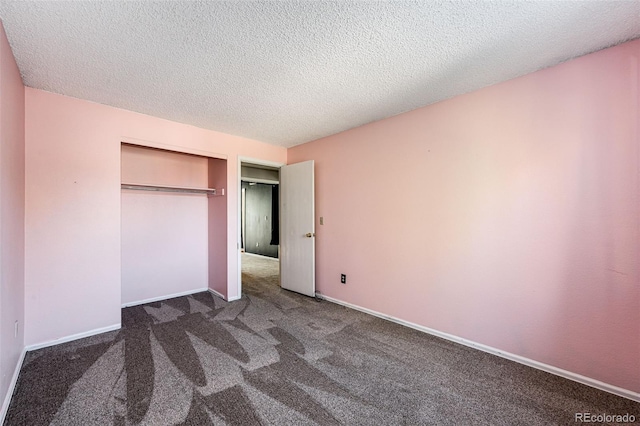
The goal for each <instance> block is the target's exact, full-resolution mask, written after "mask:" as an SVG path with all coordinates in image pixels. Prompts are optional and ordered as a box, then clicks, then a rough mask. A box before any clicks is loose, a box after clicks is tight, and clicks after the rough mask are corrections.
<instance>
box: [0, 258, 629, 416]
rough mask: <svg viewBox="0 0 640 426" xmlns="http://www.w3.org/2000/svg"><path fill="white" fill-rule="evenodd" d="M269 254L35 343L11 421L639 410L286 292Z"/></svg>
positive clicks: (564, 413)
mask: <svg viewBox="0 0 640 426" xmlns="http://www.w3.org/2000/svg"><path fill="white" fill-rule="evenodd" d="M254 261H255V262H254ZM251 263H254V265H253V266H251V265H250V264H251ZM272 266H273V265H271V266H269V265H268V264H264V263H261V261H260V259H259V258H258V259H257V260H256V259H250V260H249V261H247V263H245V268H243V290H244V293H245V294H244V295H243V298H242V299H241V300H239V301H236V302H232V303H227V302H225V301H223V300H221V299H219V298H216V297H214V296H212V295H211V294H210V293H207V292H205V293H198V294H194V295H191V296H187V297H179V298H175V299H169V300H165V301H163V302H157V303H150V304H147V305H142V306H136V307H131V308H126V309H123V311H122V325H123V327H122V329H121V330H119V331H115V332H110V333H105V334H101V335H98V336H93V337H90V338H86V339H82V340H78V341H74V342H70V343H66V344H62V345H58V346H55V347H50V348H46V349H41V350H38V351H33V352H29V353H28V354H27V357H26V359H25V363H24V366H23V368H22V371H21V373H20V377H19V380H18V385H17V388H16V391H15V394H14V396H13V400H12V402H11V406H10V408H9V412H8V415H7V419H6V422H5V424H6V425H30V426H31V425H48V424H54V425H82V426H86V425H111V424H113V425H129V424H142V425H176V424H180V425H223V424H231V425H253V424H264V425H306V424H321V425H336V424H346V425H430V424H432V425H448V424H450V425H471V424H473V425H484V424H497V425H517V424H522V425H549V424H573V423H574V413H576V412H590V413H593V414H601V413H607V414H624V413H631V414H634V415H635V416H636V419H640V404H638V403H634V402H632V401H629V400H626V399H623V398H619V397H615V396H613V395H610V394H607V393H605V392H601V391H598V390H595V389H592V388H590V387H587V386H583V385H580V384H577V383H574V382H571V381H568V380H565V379H561V378H559V377H556V376H553V375H550V374H547V373H544V372H541V371H537V370H534V369H531V368H528V367H525V366H522V365H519V364H516V363H513V362H510V361H507V360H504V359H501V358H498V357H495V356H492V355H488V354H485V353H483V352H479V351H476V350H473V349H470V348H467V347H464V346H461V345H457V344H454V343H451V342H448V341H445V340H441V339H438V338H435V337H432V336H429V335H427V334H423V333H420V332H418V331H415V330H412V329H408V328H405V327H402V326H399V325H397V324H394V323H391V322H388V321H384V320H381V319H378V318H374V317H371V316H368V315H366V314H363V313H360V312H356V311H352V310H349V309H346V308H343V307H341V306H338V305H335V304H331V303H329V302H318V301H316V300H314V299H312V298H307V297H303V296H299V295H297V294H294V293H290V292H287V291H284V290H281V289H280V288H279V287H278V276H277V269H275V273H274V272H273V271H274V269H273V267H272ZM269 271H271V272H269ZM261 273H262V274H266V276H265V277H263V276H262V275H260V274H261Z"/></svg>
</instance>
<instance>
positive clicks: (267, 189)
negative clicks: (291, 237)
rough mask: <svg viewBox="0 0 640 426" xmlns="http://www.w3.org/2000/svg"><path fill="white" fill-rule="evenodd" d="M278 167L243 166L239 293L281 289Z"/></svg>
mask: <svg viewBox="0 0 640 426" xmlns="http://www.w3.org/2000/svg"><path fill="white" fill-rule="evenodd" d="M279 184H280V170H279V167H278V166H275V165H271V164H264V163H253V162H244V161H243V162H241V163H240V210H239V211H240V244H239V245H240V259H239V262H240V268H239V269H240V289H241V291H242V292H259V293H263V292H268V291H277V290H278V289H279V288H280V259H279V257H280V245H279V238H280V235H279V229H280V217H279V190H280V188H279Z"/></svg>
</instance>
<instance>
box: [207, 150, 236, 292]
mask: <svg viewBox="0 0 640 426" xmlns="http://www.w3.org/2000/svg"><path fill="white" fill-rule="evenodd" d="M228 163H229V161H226V160H221V159H218V158H211V159H209V164H208V167H209V187H210V188H215V189H216V191H218V192H217V193H216V196H214V197H209V199H208V200H207V202H208V203H209V208H208V214H209V235H208V239H209V288H210V289H212V290H215V291H216V292H218V293H220V294H223V295H226V296H227V300H234V299H238V298H240V295H239V294H238V291H237V287H236V288H235V289H230V290H229V291H227V289H228V288H229V286H228V283H229V282H231V281H230V280H229V277H230V276H231V275H233V274H236V271H237V269H238V266H237V253H238V247H239V245H238V244H234V245H233V246H230V245H228V244H225V243H224V241H236V237H235V236H236V235H237V233H238V230H237V226H236V227H235V231H234V232H235V233H234V232H232V231H229V229H232V228H230V227H229V226H225V223H229V222H234V223H235V224H236V225H237V222H238V220H237V217H238V213H237V209H236V210H235V211H236V213H234V214H233V215H230V214H229V213H228V211H229V209H228V206H227V205H225V202H226V201H227V200H226V195H225V196H223V195H222V192H221V190H225V191H227V190H228V189H230V188H229V187H230V186H232V187H233V190H234V191H235V192H236V193H237V185H236V184H235V182H237V176H236V177H234V179H233V180H231V181H230V180H229V179H228V170H227V169H228V167H227V166H228ZM235 163H237V161H236V162H235ZM236 169H237V167H236ZM229 182H234V184H233V185H229ZM236 243H237V241H236ZM230 257H233V258H234V261H235V264H236V267H235V268H234V269H232V270H230V268H229V266H228V265H229V259H230ZM236 276H237V274H236ZM233 282H235V283H236V285H237V279H236V280H233ZM225 283H227V285H226V288H225Z"/></svg>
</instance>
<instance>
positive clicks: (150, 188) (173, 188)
mask: <svg viewBox="0 0 640 426" xmlns="http://www.w3.org/2000/svg"><path fill="white" fill-rule="evenodd" d="M120 188H121V189H129V190H134V191H156V192H180V193H185V194H207V195H217V194H216V190H215V189H214V188H189V187H180V186H163V185H143V184H137V183H123V184H120ZM222 194H224V191H223V193H222Z"/></svg>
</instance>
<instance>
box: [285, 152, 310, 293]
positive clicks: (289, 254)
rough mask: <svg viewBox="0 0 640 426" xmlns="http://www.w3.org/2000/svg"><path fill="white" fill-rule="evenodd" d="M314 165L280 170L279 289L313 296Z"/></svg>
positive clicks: (294, 165)
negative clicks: (280, 287)
mask: <svg viewBox="0 0 640 426" xmlns="http://www.w3.org/2000/svg"><path fill="white" fill-rule="evenodd" d="M313 168H314V162H313V160H312V161H305V162H302V163H296V164H291V165H288V166H282V167H281V168H280V285H281V286H282V288H284V289H287V290H292V291H295V292H298V293H302V294H305V295H307V296H312V297H313V296H315V294H316V293H315V292H316V282H315V277H316V271H315V203H314V200H315V197H314V174H313Z"/></svg>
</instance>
